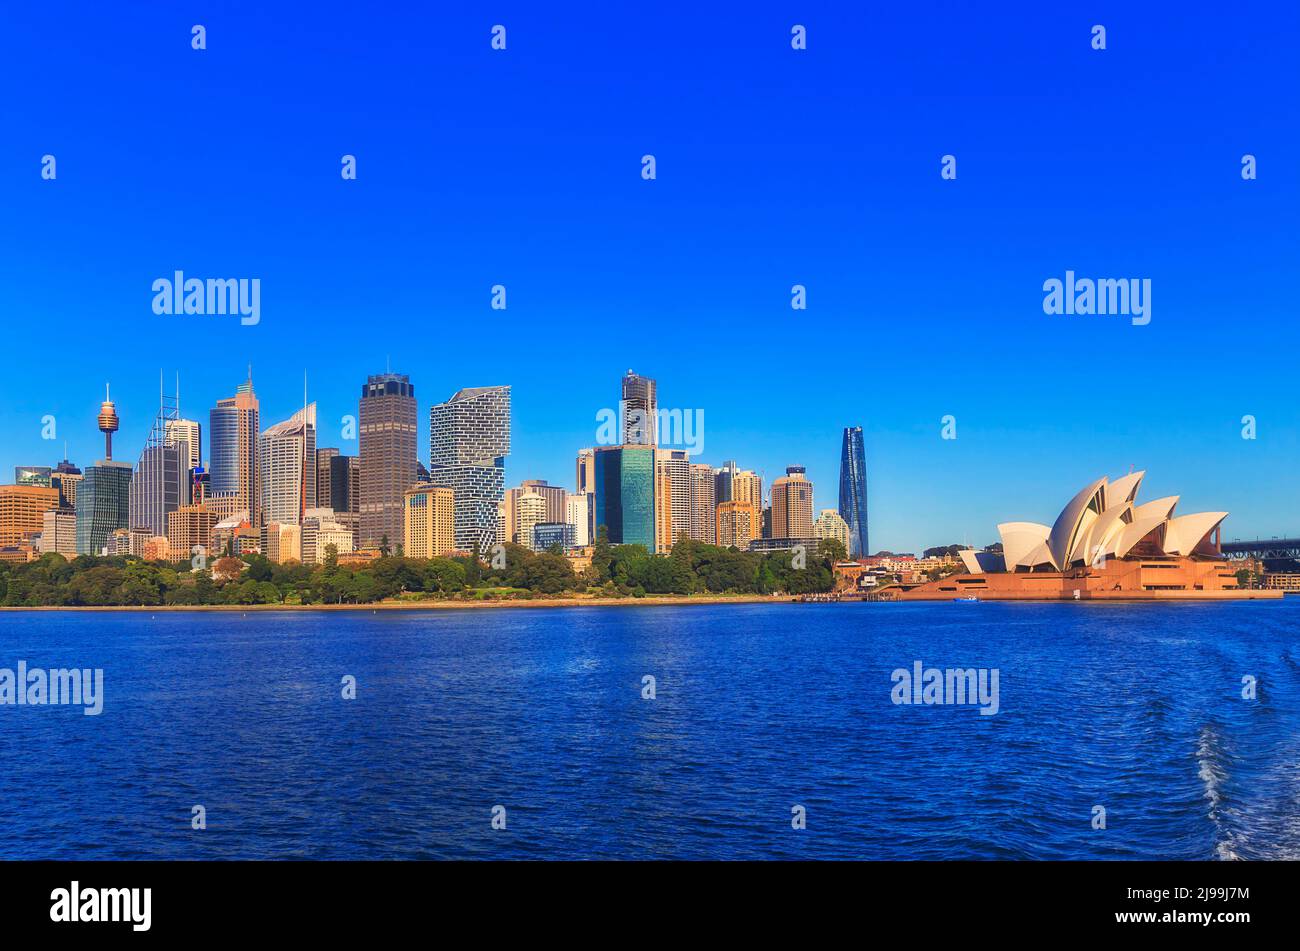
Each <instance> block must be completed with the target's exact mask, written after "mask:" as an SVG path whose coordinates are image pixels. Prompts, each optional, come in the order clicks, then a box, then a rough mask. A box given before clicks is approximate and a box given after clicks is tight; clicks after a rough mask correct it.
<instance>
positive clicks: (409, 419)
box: [357, 373, 418, 550]
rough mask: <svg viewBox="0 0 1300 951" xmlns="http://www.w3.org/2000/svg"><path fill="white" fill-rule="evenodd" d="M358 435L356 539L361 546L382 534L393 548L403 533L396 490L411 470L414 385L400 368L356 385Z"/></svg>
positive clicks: (412, 478)
mask: <svg viewBox="0 0 1300 951" xmlns="http://www.w3.org/2000/svg"><path fill="white" fill-rule="evenodd" d="M357 419H358V420H359V421H360V426H359V430H358V436H359V438H360V446H359V447H358V450H357V452H358V454H359V456H360V459H361V521H360V541H361V546H362V547H364V548H373V547H376V546H378V545H380V544H381V543H382V542H383V540H384V539H385V538H387V539H388V545H389V547H390V548H391V549H393V550H396V549H397V546H398V545H399V544H401V541H402V537H403V531H404V529H403V525H402V507H403V503H402V496H403V493H405V492H406V490H407V489H409V488H410V487H411V486H413V485H415V483H416V479H417V478H418V476H417V473H416V459H415V457H416V453H417V448H416V441H417V437H416V431H417V428H418V423H417V420H416V409H415V387H414V386H413V385H412V384H411V378H410V377H409V376H406V375H405V374H403V373H380V374H376V375H374V376H370V377H367V378H366V382H365V383H364V384H363V385H362V387H361V405H360V409H359V412H358V415H357Z"/></svg>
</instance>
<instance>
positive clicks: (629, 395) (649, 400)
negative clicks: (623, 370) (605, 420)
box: [619, 370, 659, 446]
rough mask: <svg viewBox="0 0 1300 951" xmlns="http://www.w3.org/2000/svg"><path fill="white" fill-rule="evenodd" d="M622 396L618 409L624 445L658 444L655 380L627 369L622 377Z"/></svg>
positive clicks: (657, 406)
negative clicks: (621, 420)
mask: <svg viewBox="0 0 1300 951" xmlns="http://www.w3.org/2000/svg"><path fill="white" fill-rule="evenodd" d="M622 397H623V398H622V399H621V400H620V401H619V410H620V416H621V417H622V419H623V443H624V445H628V446H655V445H658V442H659V432H658V427H659V421H658V409H659V405H658V402H657V401H656V398H655V381H654V380H652V379H650V378H649V377H648V376H638V375H637V374H635V373H633V372H632V371H631V370H628V371H627V375H626V376H624V377H623V393H622Z"/></svg>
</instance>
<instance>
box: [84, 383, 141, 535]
mask: <svg viewBox="0 0 1300 951" xmlns="http://www.w3.org/2000/svg"><path fill="white" fill-rule="evenodd" d="M104 395H105V396H107V395H108V392H107V389H105V393H104ZM99 429H100V431H101V432H102V433H103V434H104V451H105V453H111V452H112V450H113V435H112V434H113V433H114V432H115V431H116V430H117V412H116V411H115V410H114V408H113V404H112V403H111V402H109V401H108V400H104V402H103V403H102V404H100V407H99ZM131 479H132V472H131V463H129V462H114V461H113V460H112V459H111V458H104V459H101V460H99V462H97V463H95V464H94V465H93V466H87V467H86V471H85V473H84V475H83V476H82V481H81V483H80V484H79V485H78V486H77V503H76V504H77V522H76V525H77V554H79V555H98V554H100V553H101V552H102V551H103V550H104V547H105V545H106V544H107V542H108V536H109V535H111V534H112V533H113V532H114V531H115V530H116V529H119V528H128V527H130V522H131Z"/></svg>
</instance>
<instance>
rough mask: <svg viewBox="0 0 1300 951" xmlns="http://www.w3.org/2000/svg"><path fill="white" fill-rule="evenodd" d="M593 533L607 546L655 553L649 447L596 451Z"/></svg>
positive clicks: (651, 451) (652, 467)
mask: <svg viewBox="0 0 1300 951" xmlns="http://www.w3.org/2000/svg"><path fill="white" fill-rule="evenodd" d="M595 522H596V532H597V535H599V532H600V526H602V525H604V526H605V529H606V531H607V532H608V533H609V541H610V544H613V545H644V546H645V547H646V548H647V549H648V550H650V551H654V550H655V453H654V448H653V447H650V446H645V447H641V446H601V447H599V448H597V449H596V517H595Z"/></svg>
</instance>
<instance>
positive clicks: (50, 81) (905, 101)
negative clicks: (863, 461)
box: [0, 2, 1300, 550]
mask: <svg viewBox="0 0 1300 951" xmlns="http://www.w3.org/2000/svg"><path fill="white" fill-rule="evenodd" d="M130 6H131V9H125V10H123V9H118V8H113V9H110V8H109V7H107V6H104V5H102V4H89V3H86V4H65V5H59V6H57V7H54V6H49V5H27V6H23V7H15V6H14V5H10V7H8V8H6V10H5V12H4V14H3V20H2V22H0V79H3V81H4V83H5V86H6V88H7V89H9V90H10V91H11V92H10V95H9V96H7V97H6V100H7V101H6V109H5V113H4V116H3V121H2V122H0V129H2V132H0V138H2V139H3V148H0V204H2V206H3V209H4V221H5V224H6V227H4V228H3V229H0V314H3V318H2V319H3V326H4V339H5V342H6V344H7V346H8V348H9V350H10V353H11V357H10V360H9V365H8V367H7V372H6V374H5V376H6V382H5V386H4V394H5V396H6V399H4V400H3V401H2V402H0V473H3V474H4V476H5V477H8V474H9V472H10V470H11V469H12V467H13V466H14V465H16V464H47V465H48V464H52V463H53V462H55V461H57V459H58V458H60V457H61V455H62V443H63V440H64V439H67V440H68V443H69V452H70V455H71V457H72V459H73V460H74V461H75V462H77V463H78V464H81V465H86V464H89V463H91V462H92V461H93V460H94V459H95V458H98V456H99V455H100V454H101V449H102V441H101V437H100V435H99V433H98V431H97V430H96V429H95V424H94V415H95V412H96V409H97V406H98V401H99V400H100V399H102V392H103V384H104V381H105V380H109V381H111V382H112V385H113V393H114V397H115V399H116V401H117V403H118V411H119V414H120V415H121V417H122V430H121V432H120V433H119V435H118V437H117V440H116V447H117V452H116V453H115V455H117V456H118V457H119V458H127V459H134V458H135V456H136V454H137V453H138V450H139V447H140V444H141V442H142V440H143V438H144V436H145V433H146V431H147V428H148V423H149V420H150V417H151V415H152V413H153V412H154V408H155V405H156V400H157V387H158V372H159V369H160V368H161V369H163V370H165V372H166V375H167V379H168V380H169V381H170V380H172V379H173V377H174V374H175V373H176V372H177V371H179V372H180V374H181V390H182V392H181V396H182V408H183V410H185V411H186V415H188V416H190V417H192V418H197V419H199V420H200V421H201V422H203V424H204V427H205V430H206V427H207V411H208V409H209V407H210V406H211V405H212V403H213V401H214V400H215V399H216V398H218V397H221V396H226V395H229V394H230V393H231V392H232V391H233V388H234V386H235V384H236V383H238V382H239V381H240V380H241V379H242V378H243V375H244V368H245V366H246V364H248V363H249V362H251V363H252V364H253V374H254V381H255V384H256V387H257V390H258V394H259V396H260V397H261V400H262V410H263V423H264V425H265V424H269V423H271V422H274V421H277V420H279V419H283V418H284V417H286V416H288V415H289V414H290V413H291V412H292V411H293V409H294V408H295V407H296V406H298V405H300V404H301V399H302V373H303V370H304V369H306V370H307V371H308V373H309V376H310V381H311V396H312V398H313V399H315V400H317V401H318V403H319V406H320V413H321V419H322V425H321V436H320V442H321V444H322V445H339V446H340V447H341V448H342V449H343V451H345V452H355V450H356V444H355V442H352V443H347V442H341V441H340V439H339V438H338V420H339V419H340V418H341V417H342V416H343V415H344V414H346V413H355V412H356V398H357V393H358V391H359V388H360V384H361V383H362V382H363V381H364V378H365V376H366V375H367V374H368V373H375V372H381V371H382V370H383V369H384V367H385V361H386V360H388V359H391V362H392V366H393V369H394V370H398V371H401V372H405V373H409V374H410V376H411V378H412V380H413V382H414V383H415V385H416V389H417V393H418V394H419V397H420V418H421V425H422V427H423V426H425V425H427V413H428V406H429V405H430V404H431V403H433V402H436V401H440V400H443V399H445V398H446V397H448V396H449V395H450V394H451V393H452V392H454V391H455V390H456V389H458V388H459V387H462V386H476V385H488V384H499V383H509V384H511V385H512V386H513V387H514V443H515V450H514V453H513V455H512V456H511V457H510V459H509V460H508V470H507V478H508V479H509V480H510V482H511V483H512V484H514V483H516V482H517V481H518V480H520V479H524V478H547V479H550V480H551V481H552V482H557V483H561V484H564V485H566V486H568V485H571V482H572V478H573V476H572V473H573V456H574V452H575V451H576V450H577V449H578V448H579V447H581V446H586V445H590V444H591V443H592V442H593V439H594V434H595V430H596V414H597V412H598V411H599V410H600V409H602V408H604V407H610V406H613V405H615V402H616V400H617V398H618V380H619V377H620V375H621V374H622V373H623V372H624V371H625V370H626V369H628V368H633V369H635V370H636V371H637V372H639V373H643V374H646V375H649V376H653V377H655V378H657V379H658V381H659V390H660V401H661V404H662V405H664V406H668V407H680V408H684V409H702V410H704V413H705V453H704V461H708V462H712V463H714V464H715V465H716V464H718V463H720V462H722V461H723V460H725V459H728V458H735V459H737V460H738V461H739V462H740V463H741V464H742V465H743V466H745V467H748V468H754V469H757V470H759V471H761V472H762V473H763V474H764V476H765V482H768V483H770V481H771V479H772V478H774V477H775V476H777V475H779V474H781V472H782V470H783V469H784V467H785V466H786V465H788V464H791V463H799V464H803V465H805V466H807V468H808V474H809V477H810V478H811V479H812V480H813V481H814V482H815V483H816V503H817V506H818V507H819V508H821V507H834V506H835V505H836V502H837V489H836V479H837V475H838V464H839V443H840V433H841V430H842V428H843V427H844V426H846V425H861V426H863V427H864V429H865V430H866V446H867V455H868V459H867V464H868V471H869V479H870V490H869V494H870V500H869V501H870V507H871V522H870V529H871V541H872V547H873V548H881V547H887V548H892V549H895V550H915V549H919V548H922V547H925V546H928V545H933V544H944V543H949V542H953V541H963V540H968V541H970V542H972V543H978V544H985V543H987V542H990V541H993V540H994V539H995V537H996V535H995V529H994V525H995V524H996V523H997V522H998V521H1003V520H1008V519H1029V520H1036V521H1047V522H1050V521H1051V520H1052V518H1053V517H1054V516H1055V514H1056V512H1057V510H1058V509H1059V507H1060V506H1061V505H1062V504H1063V503H1064V501H1065V500H1066V498H1067V497H1068V496H1069V495H1071V494H1073V492H1074V491H1075V490H1076V489H1077V488H1079V487H1080V486H1081V485H1082V484H1083V483H1084V482H1086V481H1088V480H1090V479H1092V478H1094V477H1096V476H1097V475H1100V474H1103V473H1109V474H1111V475H1119V474H1121V473H1123V472H1125V471H1128V469H1129V466H1130V465H1133V466H1136V467H1138V468H1145V469H1147V470H1148V473H1149V474H1148V480H1147V483H1146V489H1145V491H1144V497H1145V498H1148V499H1149V498H1154V497H1156V495H1165V494H1181V495H1182V496H1183V500H1184V501H1183V506H1182V510H1183V511H1195V510H1201V509H1226V510H1228V511H1230V512H1231V513H1232V515H1231V517H1230V519H1229V520H1228V522H1227V523H1226V526H1225V537H1227V538H1232V537H1253V536H1255V535H1257V534H1258V535H1272V534H1282V533H1296V532H1300V511H1298V510H1297V501H1296V492H1295V486H1296V480H1295V474H1296V470H1297V463H1298V462H1300V444H1298V443H1297V428H1296V415H1295V410H1294V406H1295V401H1294V398H1293V394H1292V391H1293V389H1294V386H1295V382H1294V381H1295V378H1296V369H1295V364H1296V360H1295V345H1296V338H1297V329H1296V290H1295V289H1296V284H1297V279H1298V278H1300V274H1298V273H1297V262H1298V261H1300V254H1298V252H1300V237H1298V235H1300V229H1298V228H1297V226H1296V222H1297V220H1300V215H1298V214H1297V212H1300V187H1298V186H1297V181H1296V174H1295V172H1296V169H1297V168H1298V167H1300V149H1298V148H1297V146H1298V144H1300V143H1298V141H1297V140H1298V138H1300V133H1298V132H1297V130H1298V129H1300V123H1298V122H1297V119H1298V118H1300V116H1298V115H1297V111H1298V107H1297V96H1296V93H1297V87H1298V86H1300V74H1297V72H1296V70H1295V67H1294V49H1295V47H1296V45H1297V41H1300V12H1298V11H1297V7H1296V6H1295V5H1294V4H1281V3H1278V4H1267V3H1265V4H1252V5H1249V6H1248V7H1244V8H1240V9H1237V8H1233V9H1231V10H1228V9H1226V8H1217V9H1216V8H1215V7H1212V6H1209V5H1206V6H1205V7H1204V8H1200V9H1198V8H1197V7H1195V6H1194V5H1192V6H1189V5H1188V4H1177V5H1173V4H1111V3H1092V4H1071V3H1062V4H1056V3H1053V4H1026V5H1023V6H1019V7H1017V6H1015V5H1000V6H999V8H998V11H997V12H996V13H991V12H986V13H979V12H977V11H976V10H974V9H972V8H971V7H970V6H969V5H967V4H959V3H939V4H926V5H923V6H915V5H906V6H909V7H913V9H908V10H896V9H871V10H868V9H866V8H864V7H862V6H861V5H848V4H824V3H784V4H769V3H755V4H743V5H741V4H734V5H733V4H728V5H725V6H722V7H720V9H717V10H712V11H710V10H703V11H702V10H700V9H697V8H695V6H694V5H689V6H688V5H675V4H654V5H651V6H649V7H646V6H628V7H626V8H619V9H612V8H610V7H609V5H598V4H589V5H560V8H558V9H557V8H556V5H550V4H548V5H537V4H522V3H521V4H491V5H489V6H487V7H484V8H483V10H482V12H476V11H472V10H471V11H466V10H462V9H450V10H448V9H445V8H444V7H443V6H442V5H438V6H437V7H435V6H433V5H425V4H409V5H402V4H391V5H383V8H381V6H380V5H369V6H368V5H364V4H355V3H332V2H324V3H318V4H314V5H312V7H311V8H310V9H306V8H300V9H297V10H294V9H290V8H287V7H286V8H284V9H279V10H278V9H277V5H275V4H266V3H261V2H246V3H245V2H230V3H215V2H214V3H162V2H150V3H140V4H133V5H130ZM195 23H202V24H204V25H205V26H206V27H207V43H208V48H207V49H206V50H204V51H195V50H192V49H191V48H190V28H191V26H192V25H193V24H195ZM497 23H500V24H504V25H505V26H506V29H507V49H506V50H505V51H504V52H497V51H493V50H492V49H491V48H490V46H489V40H490V30H491V27H492V26H493V25H494V24H497ZM795 23H799V24H804V25H806V27H807V29H808V37H809V39H808V49H807V50H806V51H802V52H796V51H793V50H791V48H790V43H789V37H790V28H791V25H792V24H795ZM1097 23H1100V24H1103V25H1105V26H1106V29H1107V49H1106V50H1105V51H1095V50H1093V49H1092V48H1091V46H1090V39H1091V36H1090V30H1091V27H1092V25H1093V24H1097ZM646 153H652V154H654V155H655V156H656V159H657V163H658V179H657V180H656V181H653V182H646V181H643V180H642V179H641V176H640V158H641V156H642V155H643V154H646ZM1245 153H1251V154H1254V155H1256V156H1257V159H1258V169H1259V177H1258V180H1256V181H1251V182H1246V181H1243V180H1242V178H1241V175H1240V168H1241V156H1242V155H1243V154H1245ZM45 154H53V155H54V156H55V157H56V160H57V163H58V165H57V169H58V177H57V179H56V180H55V181H43V180H42V179H41V176H40V162H41V157H42V156H43V155H45ZM344 154H353V155H355V156H356V157H357V162H358V166H357V167H358V178H357V180H356V181H351V182H346V181H343V180H342V178H341V177H340V174H339V169H340V158H341V156H342V155H344ZM944 154H953V155H955V156H956V157H957V162H958V165H957V168H958V176H957V179H956V180H955V181H944V180H942V179H941V178H940V175H939V168H940V156H942V155H944ZM176 269H181V270H184V271H185V272H186V274H187V275H188V276H195V277H247V278H252V277H257V278H260V279H261V282H262V316H261V322H260V323H259V324H258V325H257V326H255V327H245V326H240V324H239V323H238V321H237V320H236V319H233V318H230V317H200V316H188V317H187V316H158V315H155V314H154V313H153V311H152V309H151V306H150V304H151V300H152V292H151V291H150V286H151V284H152V282H153V281H154V280H155V279H156V278H159V277H170V275H171V273H172V272H173V271H174V270H176ZM1067 269H1072V270H1074V271H1076V272H1077V273H1078V274H1079V275H1080V276H1092V277H1137V278H1149V279H1150V280H1151V282H1152V320H1151V323H1150V324H1149V325H1148V326H1145V327H1135V326H1132V325H1131V323H1130V322H1129V321H1128V320H1127V319H1126V318H1123V317H1099V316H1090V317H1089V316H1068V317H1067V316H1047V315H1045V314H1044V313H1043V309H1042V300H1043V291H1042V284H1043V281H1045V280H1047V279H1048V278H1051V277H1057V278H1061V277H1063V276H1064V273H1065V271H1066V270H1067ZM497 283H501V284H504V285H505V286H506V288H507V295H508V297H507V300H508V307H507V309H506V310H505V311H494V310H492V309H490V307H489V300H490V288H491V286H492V285H493V284H497ZM795 283H801V284H804V285H806V286H807V288H808V309H807V310H806V311H794V310H792V309H791V308H790V303H789V302H790V288H791V285H793V284H795ZM46 414H52V415H54V416H55V417H56V419H57V425H58V439H57V441H56V442H54V443H50V442H45V441H43V440H42V439H41V418H42V417H43V416H44V415H46ZM946 414H951V415H953V416H955V417H956V421H957V439H955V440H943V439H941V438H940V431H941V419H942V417H943V416H944V415H946ZM1246 414H1251V415H1254V416H1255V417H1256V418H1257V425H1258V438H1256V439H1255V440H1244V439H1242V438H1241V428H1242V425H1241V418H1242V416H1244V415H1246ZM205 442H206V435H205ZM205 456H206V446H205ZM421 457H422V458H427V434H426V435H423V436H422V437H421Z"/></svg>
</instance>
